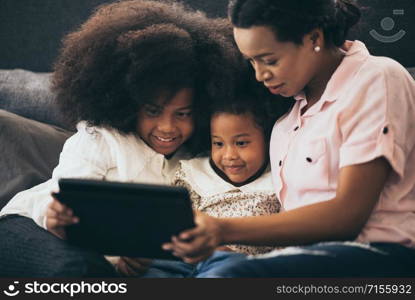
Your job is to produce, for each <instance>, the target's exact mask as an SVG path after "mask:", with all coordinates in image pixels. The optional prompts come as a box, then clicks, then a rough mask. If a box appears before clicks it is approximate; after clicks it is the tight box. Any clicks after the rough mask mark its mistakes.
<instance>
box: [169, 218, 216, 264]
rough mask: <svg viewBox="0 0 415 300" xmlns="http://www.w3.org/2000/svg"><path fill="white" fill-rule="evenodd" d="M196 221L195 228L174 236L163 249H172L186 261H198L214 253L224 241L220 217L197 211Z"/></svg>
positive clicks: (174, 253)
mask: <svg viewBox="0 0 415 300" xmlns="http://www.w3.org/2000/svg"><path fill="white" fill-rule="evenodd" d="M195 223H196V227H195V228H193V229H190V230H186V231H184V232H182V233H181V234H180V235H179V236H178V237H175V236H174V237H172V241H171V243H166V244H164V245H163V249H164V250H169V251H172V252H173V255H175V256H178V257H181V258H182V259H183V261H184V262H186V263H198V262H200V261H202V260H205V259H206V258H208V257H209V256H210V255H212V253H213V252H214V251H215V249H216V248H217V247H218V246H219V245H220V244H221V243H222V237H221V235H220V233H221V231H220V222H219V219H217V218H213V217H210V216H208V215H206V214H203V213H201V212H195Z"/></svg>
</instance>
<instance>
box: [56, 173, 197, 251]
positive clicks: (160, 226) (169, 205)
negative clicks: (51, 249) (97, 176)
mask: <svg viewBox="0 0 415 300" xmlns="http://www.w3.org/2000/svg"><path fill="white" fill-rule="evenodd" d="M59 187H60V191H59V193H57V194H54V196H55V197H56V199H58V200H59V201H60V202H62V203H64V204H65V205H67V206H68V207H70V208H71V209H72V210H73V211H74V214H75V215H76V216H77V217H79V219H80V221H79V223H78V224H75V225H71V226H68V227H67V228H66V234H67V239H68V241H69V242H70V243H72V244H75V245H77V246H80V247H83V248H88V249H91V250H94V251H97V252H99V253H101V254H103V255H115V256H130V257H148V258H164V259H178V258H176V257H175V256H173V255H171V253H170V252H167V251H164V250H163V249H161V245H162V244H163V243H165V242H168V241H170V240H171V237H172V236H173V235H177V234H178V233H180V232H181V231H183V230H185V229H189V228H192V227H194V226H195V225H194V221H193V212H192V207H191V202H190V198H189V194H188V192H187V190H186V189H184V188H181V187H172V186H163V185H149V184H137V183H122V182H110V181H98V180H87V179H60V180H59Z"/></svg>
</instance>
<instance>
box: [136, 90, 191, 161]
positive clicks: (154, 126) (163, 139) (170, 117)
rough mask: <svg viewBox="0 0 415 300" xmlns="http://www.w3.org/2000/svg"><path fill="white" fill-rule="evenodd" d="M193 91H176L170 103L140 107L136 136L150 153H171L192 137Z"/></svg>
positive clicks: (160, 101)
mask: <svg viewBox="0 0 415 300" xmlns="http://www.w3.org/2000/svg"><path fill="white" fill-rule="evenodd" d="M192 98H193V90H192V89H190V88H184V89H181V90H179V91H178V92H177V93H176V94H175V95H174V96H173V98H172V99H170V100H169V101H167V102H166V99H163V97H161V99H159V100H158V101H156V102H155V103H154V104H146V105H144V106H143V107H142V108H141V109H140V111H139V113H138V120H139V121H138V124H137V132H138V134H139V135H140V137H141V138H142V139H143V140H144V142H146V144H147V145H149V146H150V147H151V148H152V149H153V150H154V151H156V152H158V153H160V154H164V155H169V154H172V153H174V152H175V151H176V150H177V149H178V148H179V147H180V146H181V145H182V144H183V143H184V142H186V141H187V140H188V139H189V138H190V137H191V135H192V133H193V127H194V124H193V116H192Z"/></svg>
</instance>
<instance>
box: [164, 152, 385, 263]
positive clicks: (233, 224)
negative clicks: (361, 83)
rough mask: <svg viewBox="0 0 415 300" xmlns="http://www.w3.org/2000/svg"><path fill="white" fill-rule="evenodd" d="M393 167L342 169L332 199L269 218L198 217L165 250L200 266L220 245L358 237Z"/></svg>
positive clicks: (375, 163) (371, 165)
mask: <svg viewBox="0 0 415 300" xmlns="http://www.w3.org/2000/svg"><path fill="white" fill-rule="evenodd" d="M390 169H391V168H390V165H389V163H388V162H387V160H386V159H384V158H378V159H375V160H373V161H370V162H368V163H364V164H359V165H353V166H348V167H344V168H342V169H341V170H340V174H339V181H338V188H337V192H336V197H335V198H334V199H331V200H330V201H324V202H319V203H316V204H312V205H308V206H304V207H301V208H297V209H294V210H291V211H286V212H283V213H279V214H275V215H271V216H258V217H246V218H227V219H216V218H212V217H208V216H206V215H201V214H199V215H198V217H197V218H196V222H197V224H198V225H199V226H197V227H196V228H195V229H193V230H190V231H186V232H183V233H182V234H181V235H180V236H179V238H180V239H178V238H173V239H172V243H170V244H167V245H165V249H171V250H172V251H173V253H175V254H176V255H178V256H180V257H183V258H185V261H187V262H196V261H200V260H202V259H204V258H206V257H207V256H209V255H210V254H211V253H212V252H213V250H214V248H216V247H217V245H219V244H228V243H242V244H252V245H272V246H288V245H299V244H308V243H313V242H320V241H328V240H345V239H354V238H355V237H356V236H357V235H358V234H359V232H360V231H361V229H362V228H363V226H364V224H365V223H366V222H367V220H368V218H369V216H370V213H371V212H372V210H373V208H374V206H375V204H376V203H377V201H378V199H379V195H380V193H381V191H382V189H383V187H384V184H385V181H386V179H387V177H388V175H389V173H390ZM185 241H189V242H185Z"/></svg>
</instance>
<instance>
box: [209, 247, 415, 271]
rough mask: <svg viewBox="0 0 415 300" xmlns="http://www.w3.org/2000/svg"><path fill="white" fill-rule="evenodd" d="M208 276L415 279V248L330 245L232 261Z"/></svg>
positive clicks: (216, 268) (282, 250) (299, 248)
mask: <svg viewBox="0 0 415 300" xmlns="http://www.w3.org/2000/svg"><path fill="white" fill-rule="evenodd" d="M206 275H207V276H205V277H210V278H235V277H415V249H410V248H407V247H404V246H401V245H398V244H391V243H372V244H359V243H355V242H326V243H319V244H314V245H310V246H303V247H287V248H284V249H281V250H276V251H273V252H270V253H268V254H265V255H262V256H257V257H246V258H244V259H239V260H237V261H233V260H231V261H228V262H225V263H223V264H221V265H218V266H216V267H214V268H210V270H209V273H208V274H206Z"/></svg>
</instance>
